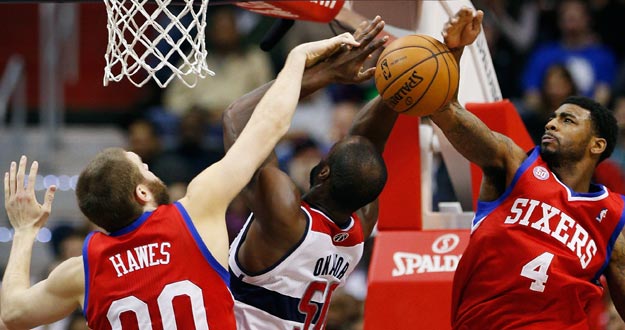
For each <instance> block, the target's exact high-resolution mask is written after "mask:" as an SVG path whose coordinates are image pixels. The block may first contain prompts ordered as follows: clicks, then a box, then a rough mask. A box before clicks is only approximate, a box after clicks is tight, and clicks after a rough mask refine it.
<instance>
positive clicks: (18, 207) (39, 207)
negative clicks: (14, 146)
mask: <svg viewBox="0 0 625 330" xmlns="http://www.w3.org/2000/svg"><path fill="white" fill-rule="evenodd" d="M26 162H27V159H26V156H22V158H20V162H19V165H18V166H17V167H18V168H17V173H16V164H15V162H11V167H10V169H9V172H5V173H4V207H5V208H6V210H7V214H8V216H9V222H11V225H12V226H13V228H15V230H16V231H17V230H20V229H29V228H31V229H36V230H37V229H39V228H41V227H42V226H43V225H44V224H45V222H46V221H47V219H48V216H49V215H50V210H51V208H52V201H53V200H54V193H55V191H56V186H50V187H49V188H48V190H47V191H46V195H45V197H44V202H43V204H39V203H38V202H37V197H36V196H35V181H36V178H37V170H38V168H39V164H38V163H37V162H36V161H35V162H33V163H32V165H31V166H30V173H29V174H28V181H27V183H26V187H24V178H25V176H26Z"/></svg>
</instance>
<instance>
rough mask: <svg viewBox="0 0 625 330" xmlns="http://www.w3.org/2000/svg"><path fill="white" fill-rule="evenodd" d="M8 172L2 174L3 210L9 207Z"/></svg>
mask: <svg viewBox="0 0 625 330" xmlns="http://www.w3.org/2000/svg"><path fill="white" fill-rule="evenodd" d="M9 196H10V191H9V172H4V208H5V209H6V208H8V206H9Z"/></svg>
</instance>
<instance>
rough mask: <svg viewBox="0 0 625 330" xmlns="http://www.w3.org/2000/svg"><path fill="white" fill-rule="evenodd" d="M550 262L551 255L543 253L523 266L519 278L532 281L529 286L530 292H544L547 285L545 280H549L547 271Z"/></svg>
mask: <svg viewBox="0 0 625 330" xmlns="http://www.w3.org/2000/svg"><path fill="white" fill-rule="evenodd" d="M552 260H553V254H552V253H549V252H545V253H543V254H541V255H539V256H538V257H536V258H534V259H532V261H530V262H528V263H527V264H525V266H523V269H522V270H521V276H523V277H527V278H529V279H530V280H534V282H532V284H531V285H530V290H532V291H536V292H543V291H545V283H547V279H548V278H549V275H547V270H548V269H549V265H551V261H552Z"/></svg>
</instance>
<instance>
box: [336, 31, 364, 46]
mask: <svg viewBox="0 0 625 330" xmlns="http://www.w3.org/2000/svg"><path fill="white" fill-rule="evenodd" d="M342 44H346V45H352V46H358V45H360V42H358V41H356V39H354V36H353V35H352V34H351V33H349V32H345V33H342V34H340V35H339V38H338V46H341V45H342Z"/></svg>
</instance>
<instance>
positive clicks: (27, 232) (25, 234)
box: [13, 227, 39, 241]
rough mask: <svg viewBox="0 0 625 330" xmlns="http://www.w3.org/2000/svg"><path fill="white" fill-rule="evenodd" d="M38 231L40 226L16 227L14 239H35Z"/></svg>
mask: <svg viewBox="0 0 625 330" xmlns="http://www.w3.org/2000/svg"><path fill="white" fill-rule="evenodd" d="M38 233H39V228H35V227H23V228H14V232H13V240H14V241H15V240H35V238H36V237H37V234H38Z"/></svg>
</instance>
